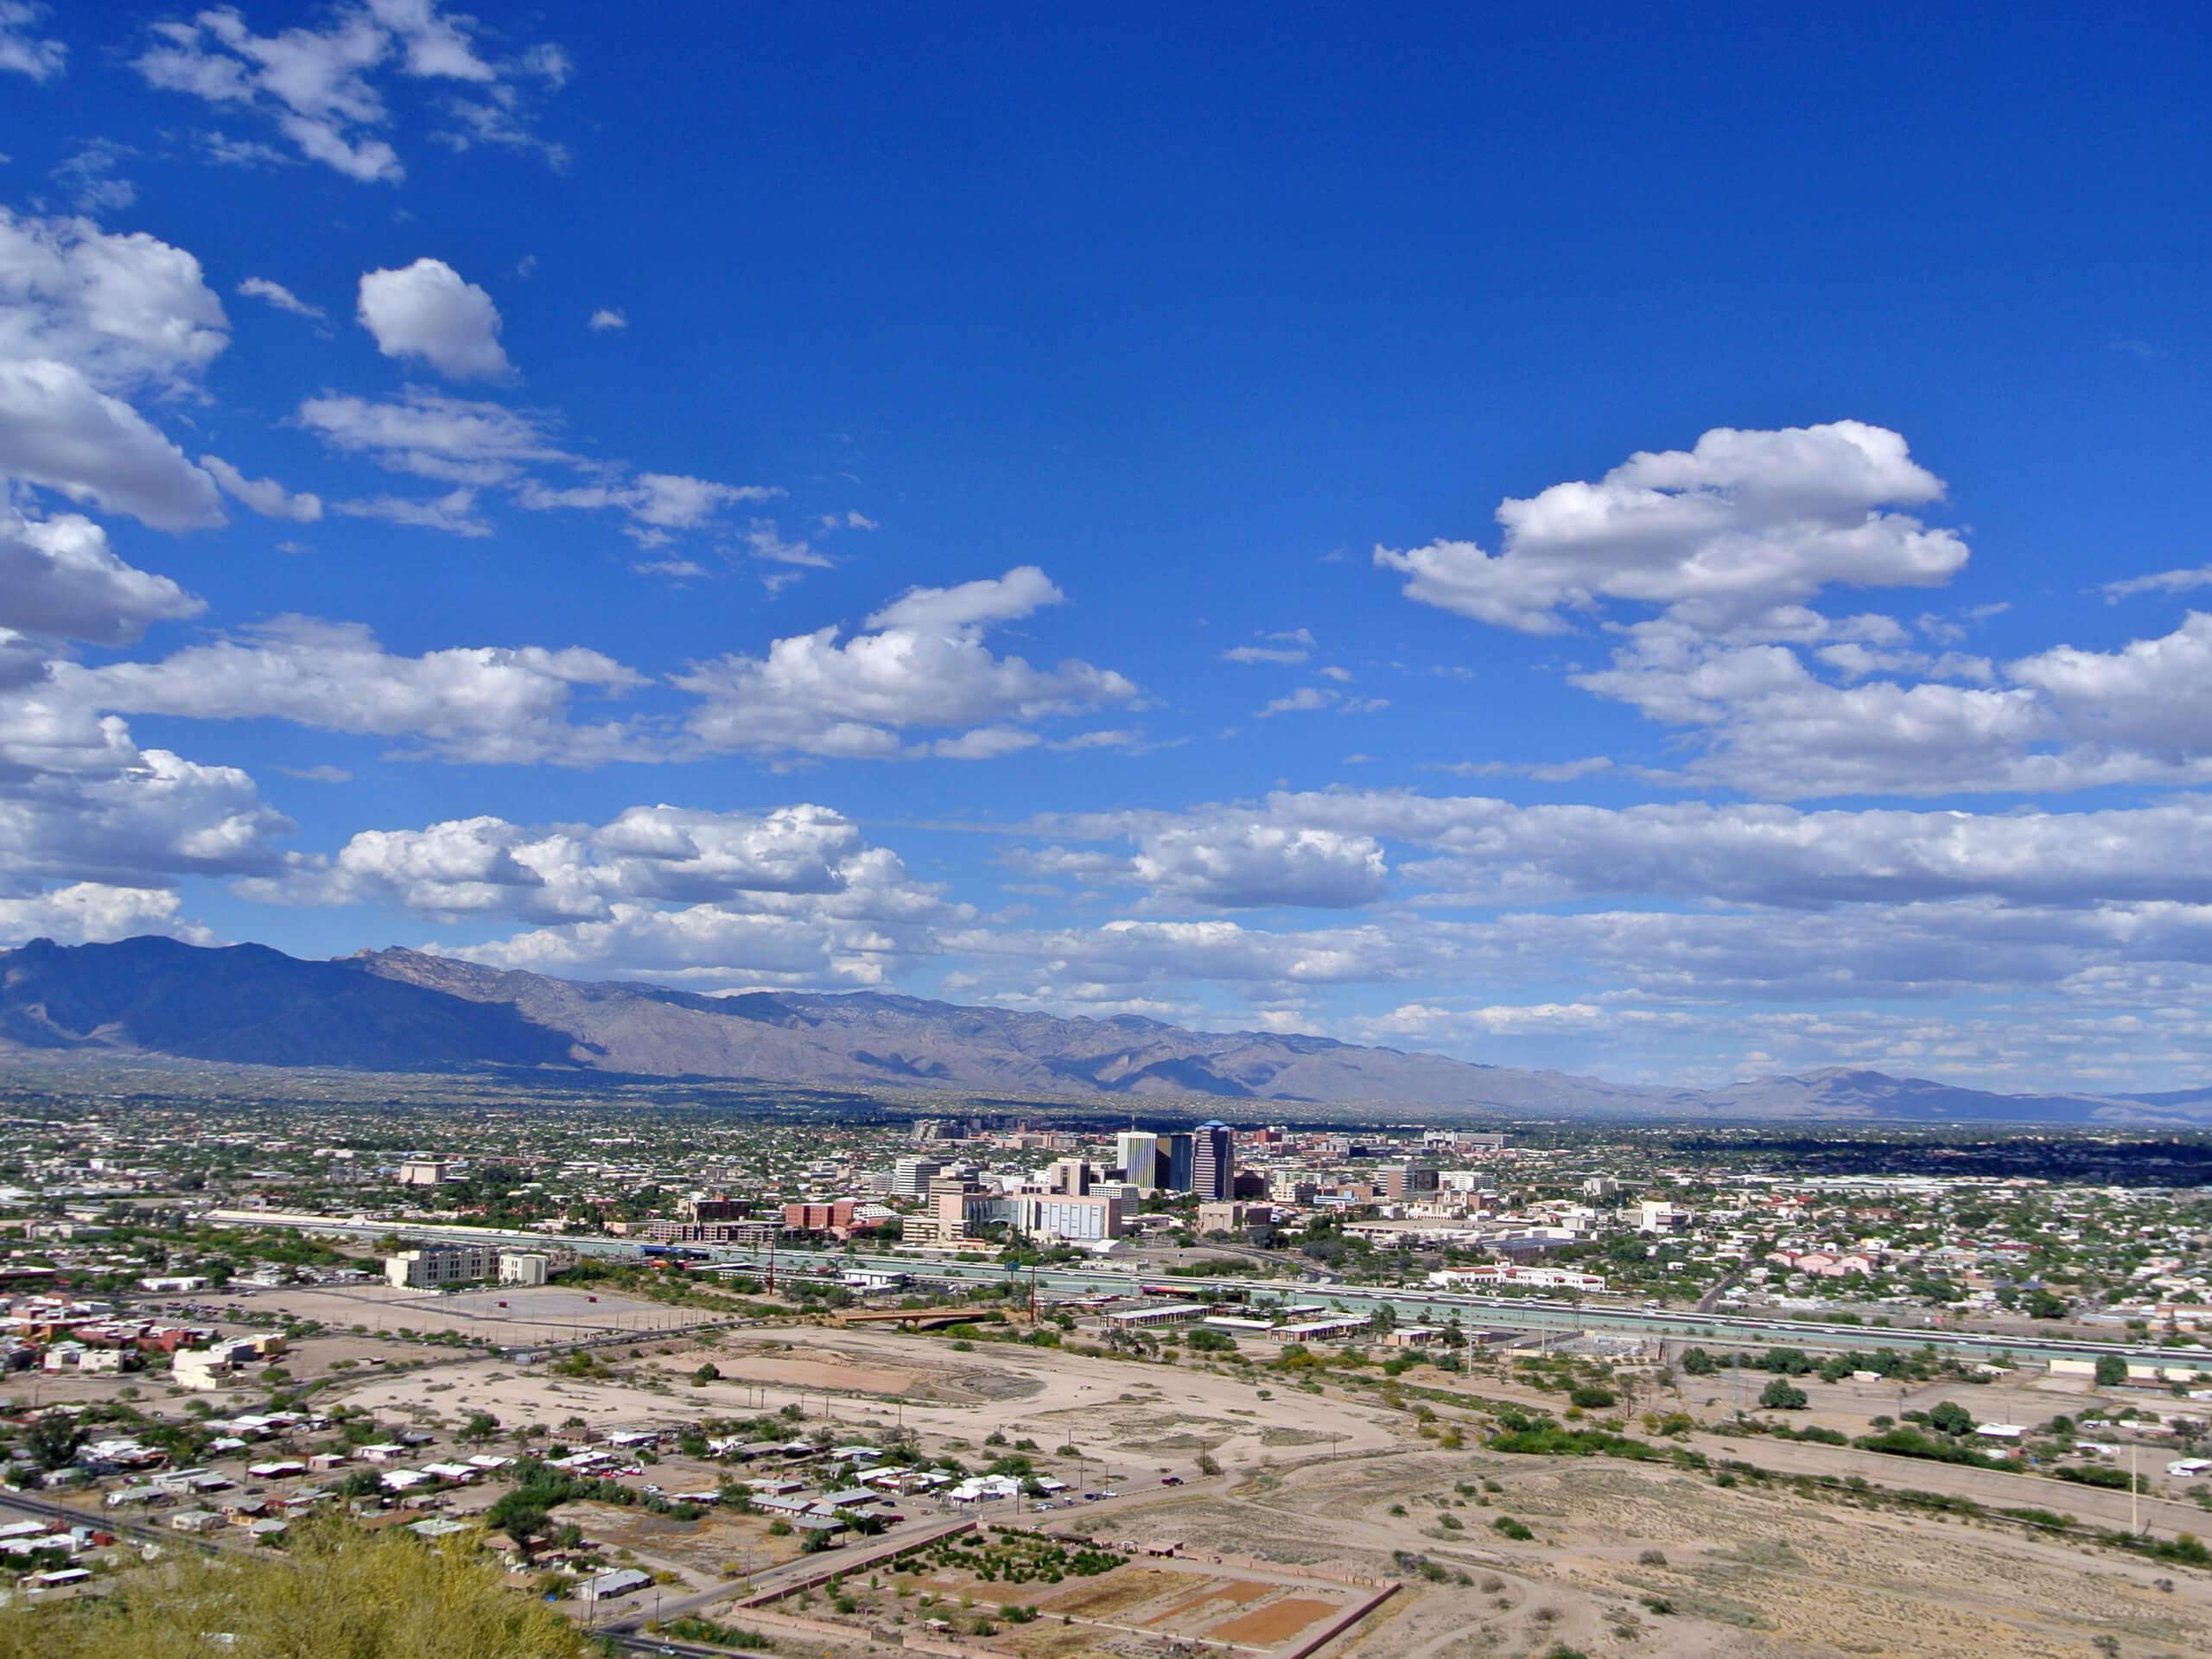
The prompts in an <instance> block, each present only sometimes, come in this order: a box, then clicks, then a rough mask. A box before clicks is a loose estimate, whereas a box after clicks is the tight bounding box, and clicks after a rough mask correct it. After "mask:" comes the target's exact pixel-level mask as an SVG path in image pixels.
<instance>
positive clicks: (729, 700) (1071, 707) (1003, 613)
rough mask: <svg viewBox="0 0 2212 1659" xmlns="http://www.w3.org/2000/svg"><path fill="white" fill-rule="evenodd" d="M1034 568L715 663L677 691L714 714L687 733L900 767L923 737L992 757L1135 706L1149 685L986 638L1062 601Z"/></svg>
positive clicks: (696, 714)
mask: <svg viewBox="0 0 2212 1659" xmlns="http://www.w3.org/2000/svg"><path fill="white" fill-rule="evenodd" d="M1062 597H1063V596H1062V594H1061V593H1060V590H1059V589H1058V588H1057V587H1055V586H1054V585H1053V584H1052V582H1050V581H1049V580H1048V579H1047V578H1046V575H1045V573H1044V572H1043V571H1041V570H1039V569H1037V568H1036V567H1035V566H1033V565H1025V566H1022V567H1020V568H1019V569H1014V570H1009V571H1007V573H1006V575H1003V576H1001V577H996V578H993V579H990V580H988V581H981V582H963V583H962V584H960V585H959V586H957V587H954V588H915V589H913V590H912V591H911V592H909V593H907V594H905V595H904V596H902V597H901V598H899V599H897V600H894V601H893V602H892V603H890V604H889V605H887V606H885V607H883V608H882V609H881V610H880V611H878V612H876V613H875V614H874V615H873V616H871V617H869V618H868V621H867V627H866V631H865V632H861V633H858V634H855V635H854V636H853V637H852V638H851V639H847V640H845V641H844V642H843V643H842V644H840V643H839V642H838V638H837V635H838V630H837V629H836V628H835V627H826V628H822V629H819V630H817V632H812V633H804V634H798V635H794V636H792V637H791V638H789V639H778V640H776V641H775V642H774V643H773V644H772V645H770V646H769V648H768V652H767V654H766V656H765V657H745V656H728V657H722V658H716V659H715V660H714V661H712V662H709V663H702V664H697V665H696V666H695V667H694V668H693V670H692V671H690V673H688V674H684V675H680V676H677V677H676V680H675V683H676V684H677V685H678V686H679V687H681V688H682V689H683V690H687V691H690V692H692V693H694V694H695V695H696V696H698V697H699V698H700V700H701V702H700V706H699V707H698V708H697V709H695V710H694V711H693V713H692V714H691V715H690V719H689V721H688V722H687V724H688V727H689V729H690V732H691V734H692V735H693V737H694V738H695V739H696V741H697V742H698V743H699V745H700V746H701V747H703V748H705V749H708V750H712V751H750V752H753V753H768V754H776V753H790V754H800V755H821V756H831V757H836V758H841V759H848V760H890V759H893V758H897V757H899V756H902V755H910V754H912V753H926V752H929V749H928V747H927V746H925V747H924V748H923V749H921V750H916V749H914V748H911V747H908V746H907V745H906V740H905V736H904V734H905V733H906V731H907V730H908V729H910V728H917V727H919V728H963V729H962V730H960V731H958V732H955V733H953V734H951V735H950V737H949V738H947V739H943V740H936V741H940V742H944V743H945V744H946V745H947V747H944V748H943V749H940V750H938V751H937V752H938V753H945V754H948V755H951V756H954V757H956V758H982V757H983V756H987V755H989V754H995V753H1006V752H1007V751H1008V750H1010V749H1012V748H1014V747H1025V746H1026V743H1027V741H1028V739H1029V737H1030V734H1029V733H1028V732H1027V730H1026V728H1027V727H1029V726H1031V725H1033V724H1034V723H1035V722H1036V721H1041V720H1046V719H1049V718H1051V717H1052V716H1055V715H1065V714H1069V713H1073V712H1076V711H1077V710H1081V709H1090V708H1096V707H1098V706H1100V705H1103V704H1112V703H1126V702H1130V701H1132V700H1134V699H1135V696H1136V687H1135V685H1133V684H1131V683H1129V682H1128V680H1127V679H1124V678H1123V677H1122V676H1121V675H1119V674H1117V673H1116V672H1115V671H1112V670H1111V669H1100V668H1095V667H1093V666H1092V665H1091V664H1089V663H1084V662H1079V661H1076V660H1072V659H1071V660H1069V661H1066V662H1063V663H1061V664H1058V666H1057V667H1056V668H1052V669H1041V668H1037V667H1033V666H1032V665H1031V664H1029V663H1027V662H1026V661H1025V660H1023V659H1022V658H1019V657H998V656H995V655H994V654H993V653H992V652H991V651H990V649H989V648H988V646H987V645H985V644H984V643H983V640H984V635H985V634H986V632H988V630H989V629H990V627H991V626H993V625H995V624H997V623H1001V622H1007V621H1014V620H1019V619H1020V618H1022V617H1025V616H1027V615H1029V614H1030V613H1032V612H1033V611H1035V610H1036V609H1037V608H1038V607H1040V606H1046V605H1057V604H1058V603H1060V602H1061V601H1062Z"/></svg>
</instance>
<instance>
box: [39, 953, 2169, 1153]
mask: <svg viewBox="0 0 2212 1659" xmlns="http://www.w3.org/2000/svg"><path fill="white" fill-rule="evenodd" d="M0 1045H4V1046H5V1047H6V1048H8V1049H11V1050H12V1051H13V1052H16V1053H18V1054H22V1053H26V1052H38V1053H41V1054H44V1055H48V1056H61V1055H67V1054H70V1053H130V1054H150V1055H162V1056H168V1057H172V1058H179V1059H187V1060H202V1061H219V1062H227V1063H231V1064H239V1065H270V1066H290V1067H308V1066H322V1067H343V1068H351V1069H356V1070H363V1071H417V1072H419V1071H450V1070H456V1069H461V1068H468V1067H503V1068H515V1067H519V1068H538V1069H546V1068H551V1069H556V1070H559V1071H565V1072H570V1073H575V1072H587V1073H588V1072H591V1071H600V1072H605V1073H609V1074H620V1075H626V1076H638V1077H671V1078H673V1077H699V1078H714V1079H718V1080H722V1081H728V1082H733V1083H760V1084H785V1085H791V1086H798V1087H805V1088H819V1089H829V1090H883V1089H916V1090H928V1089H939V1090H961V1091H965V1092H969V1093H983V1094H1004V1095H1014V1096H1068V1097H1071V1098H1074V1099H1081V1098H1084V1097H1094V1098H1095V1097H1098V1096H1179V1097H1190V1096H1205V1097H1211V1098H1215V1099H1221V1100H1249V1101H1253V1102H1255V1103H1256V1102H1268V1101H1273V1102H1279V1103H1284V1104H1290V1103H1300V1104H1304V1105H1309V1106H1322V1105H1343V1106H1353V1105H1358V1106H1363V1107H1370V1108H1389V1109H1391V1110H1392V1111H1393V1113H1394V1115H1414V1116H1472V1115H1498V1116H1537V1117H1558V1116H1587V1117H1640V1118H1664V1119H1684V1118H1708V1119H1734V1120H1754V1119H1770V1120H1771V1119H1824V1120H1852V1121H1858V1122H2046V1123H2065V1122H2077V1123H2078V1122H2128V1123H2158V1122H2165V1123H2174V1124H2195V1123H2200V1122H2212V1090H2182V1091H2178V1092H2177V1093H2173V1094H2169V1095H2164V1096H2075V1095H2000V1094H1993V1093H1988V1092H1986V1091H1982V1090H1971V1089H1961V1088H1956V1087H1954V1086H1952V1085H1951V1084H1942V1083H1936V1082H1930V1081H1928V1080H1925V1079H1921V1078H1897V1077H1890V1076H1888V1075H1886V1074H1885V1073H1882V1072H1878V1071H1854V1070H1850V1069H1847V1068H1840V1067H1839V1068H1833V1069H1829V1070H1825V1071H1815V1072H1812V1073H1809V1074H1808V1075H1806V1076H1803V1077H1765V1078H1760V1079H1758V1080H1756V1081H1753V1082H1749V1083H1742V1084H1735V1085H1733V1086H1732V1087H1729V1088H1726V1089H1719V1090H1688V1089H1666V1088H1651V1087H1638V1086H1635V1085H1629V1084H1612V1083H1607V1082H1605V1081H1603V1080H1602V1079H1599V1078H1596V1077H1573V1076H1569V1075H1567V1073H1564V1072H1559V1071H1524V1070H1518V1069H1516V1068H1512V1067H1506V1066H1491V1065H1476V1064H1473V1063H1471V1062H1468V1061H1465V1060H1455V1059H1451V1058H1446V1057H1445V1056H1443V1055H1440V1054H1423V1053H1408V1052H1402V1051H1400V1050H1397V1049H1389V1048H1374V1047H1362V1046H1357V1045H1355V1044H1350V1043H1341V1042H1338V1041H1336V1040H1335V1039H1331V1038H1326V1037H1306V1036H1283V1035H1277V1034H1275V1033H1267V1032H1231V1033H1211V1032H1195V1031H1186V1030H1184V1029H1183V1028H1181V1027H1176V1026H1171V1025H1166V1024H1164V1023H1162V1022H1161V1021H1159V1020H1147V1019H1142V1018H1140V1017H1137V1016H1134V1015H1122V1016H1118V1017H1116V1018H1112V1019H1106V1020H1093V1019H1063V1018H1059V1017H1058V1016H1055V1015H1052V1014H1033V1013H1025V1012H1020V1011H1018V1010H1011V1009H1003V1008H984V1007H962V1006H959V1005H957V1004H954V1003H949V1002H933V1001H925V1000H923V999H921V998H918V997H911V996H898V995H883V994H880V993H876V992H867V991H862V992H849V993H842V994H836V995H827V994H819V993H811V992H786V991H754V992H748V993H745V994H742V995H732V996H702V995H696V994H694V993H690V992H685V991H674V990H668V989H664V988H661V987H658V986H653V985H644V984H633V983H624V982H601V983H586V982H575V981H569V980H564V979H555V978H551V977H550V976H545V975H542V974H531V973H524V972H519V971H514V970H502V969H493V968H483V967H478V966H476V965H474V963H465V962H456V961H453V960H451V959H449V958H447V957H432V956H426V955H424V954H423V953H422V952H420V951H416V950H398V949H394V950H377V951H363V952H361V953H360V954H359V955H357V956H353V957H345V958H342V959H340V960H338V961H334V962H308V961H302V960H300V959H299V958H297V957H288V956H285V955H284V954H283V952H281V951H277V950H270V948H269V947H267V946H265V945H258V944H239V945H228V946H222V947H212V948H211V947H203V946H197V945H189V944H181V943H179V942H178V941H176V940H174V939H168V938H157V937H147V938H135V939H125V940H123V941H121V942H120V943H118V944H85V945H61V944H55V943H54V941H52V940H50V939H35V940H33V941H32V942H31V943H29V944H25V945H23V946H22V947H20V948H18V949H16V950H7V951H0Z"/></svg>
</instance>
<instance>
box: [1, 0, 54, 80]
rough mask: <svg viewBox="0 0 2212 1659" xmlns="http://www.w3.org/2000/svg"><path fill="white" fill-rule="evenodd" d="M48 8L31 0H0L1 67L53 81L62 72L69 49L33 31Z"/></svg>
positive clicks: (11, 71)
mask: <svg viewBox="0 0 2212 1659" xmlns="http://www.w3.org/2000/svg"><path fill="white" fill-rule="evenodd" d="M47 15H48V8H47V7H46V6H43V5H36V4H33V3H31V0H0V70H5V71H7V72H8V73H10V74H17V75H29V77H30V78H31V79H33V80H51V79H54V77H55V76H56V75H58V74H60V73H61V72H62V70H63V68H64V67H66V66H67V63H68V60H69V48H67V47H66V46H64V45H63V44H62V43H61V42H60V41H54V40H48V39H46V38H45V37H43V36H41V35H36V34H34V33H33V32H32V31H33V30H34V29H36V28H37V27H38V26H39V25H40V24H41V22H45V21H46V18H47Z"/></svg>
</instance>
